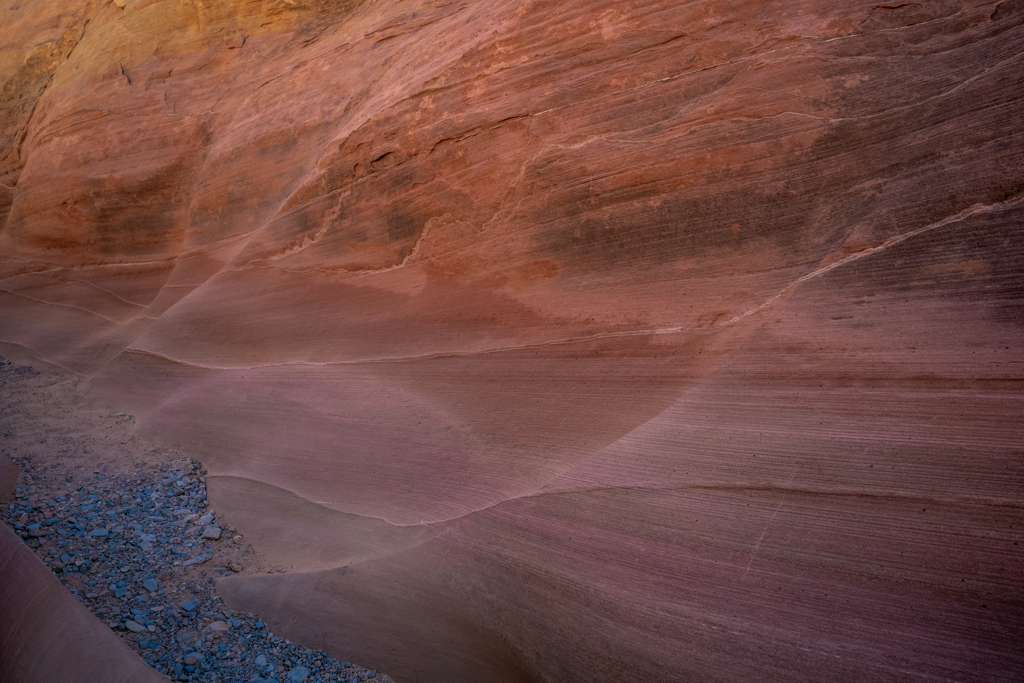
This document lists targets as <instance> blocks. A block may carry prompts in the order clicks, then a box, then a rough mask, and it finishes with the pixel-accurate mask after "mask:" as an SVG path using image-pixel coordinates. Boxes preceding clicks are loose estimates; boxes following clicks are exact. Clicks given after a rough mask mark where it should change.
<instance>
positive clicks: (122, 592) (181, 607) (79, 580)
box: [2, 415, 391, 683]
mask: <svg viewBox="0 0 1024 683" xmlns="http://www.w3.org/2000/svg"><path fill="white" fill-rule="evenodd" d="M117 417H118V419H124V420H131V419H132V417H131V416H130V415H119V416H117ZM4 436H5V437H6V436H8V435H6V434H5V435H4ZM5 455H7V453H6V452H5ZM12 459H13V460H14V461H15V462H16V463H17V464H18V465H19V466H21V468H22V471H23V473H24V476H23V477H22V479H21V482H20V483H19V485H18V488H17V490H16V492H15V499H14V502H13V503H10V504H7V505H4V506H3V509H2V512H3V518H4V521H5V522H6V524H7V525H8V526H10V527H11V528H12V529H14V531H15V532H16V533H18V534H19V535H21V537H22V538H23V539H25V542H26V543H27V544H28V545H29V546H30V547H31V548H33V549H34V550H35V552H36V554H37V555H38V556H39V557H40V558H41V559H42V560H43V561H44V562H45V563H46V564H47V566H48V567H50V569H51V570H52V571H53V572H54V574H56V575H57V576H58V577H59V578H60V580H61V583H63V584H64V585H65V586H67V588H68V590H70V591H71V593H72V594H73V595H74V596H75V597H76V598H77V599H78V600H79V601H80V602H82V603H83V604H84V605H85V606H86V607H88V608H89V609H90V610H91V611H92V612H93V613H94V614H96V615H97V616H98V617H100V618H101V619H102V620H103V621H104V622H106V623H107V625H108V626H109V627H110V628H111V629H113V630H114V631H115V632H116V633H118V634H119V635H120V636H121V637H122V639H123V640H124V641H125V642H127V643H128V645H129V646H130V647H131V648H132V649H134V650H135V651H136V652H138V653H139V655H140V656H141V657H142V658H143V659H144V660H145V661H146V663H147V664H149V665H150V666H152V667H153V668H154V669H156V670H157V671H159V672H161V673H163V674H166V675H167V676H169V677H170V678H171V679H173V680H176V681H203V682H204V683H234V682H236V681H238V682H247V681H266V682H269V681H274V682H275V683H297V682H298V681H310V682H312V681H316V682H321V683H326V682H328V681H330V682H343V683H347V682H349V681H366V680H371V679H376V680H377V681H382V682H390V680H391V679H390V678H388V677H387V676H383V675H381V676H378V675H377V672H376V671H367V670H366V669H362V668H360V667H356V666H354V665H352V664H349V663H348V662H340V661H338V660H336V659H332V658H331V657H329V656H328V655H327V653H326V652H323V651H320V650H311V649H308V648H305V647H302V646H301V645H299V644H297V643H293V642H291V641H288V640H284V639H282V638H279V637H277V636H275V635H274V634H272V633H271V632H270V631H269V629H268V628H267V625H266V624H264V623H263V622H262V621H261V620H260V619H259V617H257V616H256V615H254V614H243V613H238V612H233V611H231V610H229V609H227V608H226V607H225V606H224V604H223V603H222V602H221V599H220V597H219V596H218V595H217V591H216V587H215V585H214V577H215V576H218V575H221V576H230V575H231V574H232V573H235V572H239V571H242V568H243V565H244V564H245V563H246V560H247V558H249V557H250V556H251V555H250V554H251V551H250V550H249V549H248V548H246V547H245V545H244V543H243V542H242V537H241V536H240V535H238V534H237V533H236V532H235V530H234V529H232V528H231V527H225V526H222V525H221V524H219V523H218V521H217V517H216V515H215V514H214V513H213V512H212V511H210V510H209V509H208V508H207V501H206V484H205V477H204V474H205V472H204V471H203V469H202V468H201V466H200V465H199V463H197V462H196V461H194V460H187V459H182V460H176V461H171V462H164V463H163V464H160V465H144V464H140V465H138V466H136V467H135V468H134V472H133V473H132V474H130V475H129V476H118V477H113V476H112V477H107V476H104V475H103V474H102V473H99V472H94V473H93V474H92V475H91V476H87V477H86V478H85V480H84V481H82V480H81V479H82V477H81V475H79V477H78V478H77V479H76V477H75V476H72V475H71V474H69V473H68V472H64V471H62V470H61V469H60V468H58V467H49V468H45V467H33V466H32V463H31V461H30V460H29V459H18V458H12Z"/></svg>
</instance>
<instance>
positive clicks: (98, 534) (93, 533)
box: [89, 529, 109, 538]
mask: <svg viewBox="0 0 1024 683" xmlns="http://www.w3.org/2000/svg"><path fill="white" fill-rule="evenodd" d="M108 533H109V532H108V531H107V530H106V529H93V530H92V531H90V532H89V535H90V536H96V537H97V538H106V537H107V535H108Z"/></svg>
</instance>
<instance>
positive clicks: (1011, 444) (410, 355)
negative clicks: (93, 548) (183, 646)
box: [0, 0, 1024, 683]
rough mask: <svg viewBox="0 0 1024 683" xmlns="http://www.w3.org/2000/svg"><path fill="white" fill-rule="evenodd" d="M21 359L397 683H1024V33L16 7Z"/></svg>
mask: <svg viewBox="0 0 1024 683" xmlns="http://www.w3.org/2000/svg"><path fill="white" fill-rule="evenodd" d="M8 5H9V6H7V7H3V8H0V12H2V15H0V26H2V30H0V80H2V81H3V82H4V86H3V92H2V99H0V106H2V109H0V159H2V160H0V184H2V186H0V340H2V341H0V351H2V352H3V353H4V354H5V355H8V356H11V357H19V358H22V359H27V360H32V361H33V362H36V363H47V364H50V365H52V366H57V367H61V368H65V369H67V370H70V371H73V372H76V373H80V374H83V375H86V376H88V377H90V378H91V390H90V395H91V398H92V399H93V400H95V401H99V402H105V403H110V404H114V405H116V406H118V407H119V408H122V409H125V410H129V411H131V412H133V413H135V414H136V415H137V416H138V417H139V418H140V421H141V423H142V425H143V426H144V428H145V429H146V430H148V432H149V433H150V434H152V435H153V436H155V437H156V438H159V439H161V440H163V441H165V442H169V443H173V444H176V445H178V446H180V447H182V448H184V449H186V450H187V451H188V452H190V453H193V454H195V455H197V456H198V457H200V458H201V459H202V460H203V461H204V462H205V463H206V464H207V465H208V467H209V469H210V472H211V475H212V476H211V477H210V480H209V488H210V493H211V498H212V502H213V504H214V505H215V506H216V507H217V508H218V509H219V510H221V511H223V514H224V516H225V517H226V518H227V519H228V520H230V521H231V523H232V524H234V525H235V526H237V527H238V528H239V529H240V530H241V531H242V532H244V533H245V534H246V536H247V538H249V539H251V540H252V541H253V542H254V543H255V545H256V548H257V549H258V550H259V551H260V552H261V553H263V554H264V555H265V556H266V557H267V558H268V559H269V560H270V561H272V562H274V563H276V564H277V565H278V566H280V567H283V568H285V569H287V571H285V572H284V573H278V574H268V575H265V576H260V577H232V578H231V579H227V580H225V581H223V582H222V584H221V589H222V591H224V593H225V595H226V596H227V597H228V599H229V601H230V602H231V603H232V604H233V606H236V607H238V608H244V609H255V610H258V611H259V612H260V614H261V615H264V616H265V617H266V619H267V620H268V621H269V622H270V623H271V625H272V626H273V627H274V628H275V629H276V630H277V631H280V632H281V633H282V634H284V635H286V636H288V637H292V638H298V639H306V640H307V642H311V643H314V644H315V645H317V646H326V647H327V648H328V649H331V650H332V651H334V652H336V653H338V654H339V655H343V656H344V657H345V658H348V659H352V660H354V661H358V662H360V663H362V664H365V665H367V666H377V667H379V668H381V669H382V670H384V671H387V672H388V673H389V674H391V675H392V676H393V677H394V678H395V679H396V680H397V681H400V682H401V683H406V682H409V683H411V682H413V681H420V682H424V683H426V682H432V681H433V682H461V681H488V682H491V681H493V682H496V683H502V682H505V681H507V682H509V683H513V682H514V683H520V682H524V683H525V682H534V681H538V682H539V681H550V682H555V681H558V682H563V681H581V682H582V681H587V682H591V681H619V680H623V678H626V677H637V678H639V679H641V680H650V681H766V680H771V681H807V680H871V681H905V680H944V681H945V680H956V681H999V680H1007V681H1009V680H1018V679H1019V678H1021V677H1024V646H1022V643H1024V554H1022V550H1021V546H1018V545H1017V543H1018V542H1024V534H1022V529H1024V392H1022V389H1024V334H1022V332H1024V240H1022V237H1024V2H1022V1H1021V0H1005V1H1003V2H997V1H992V0H989V1H981V0H921V1H920V2H914V3H904V4H892V5H877V4H875V3H873V2H860V1H857V0H854V1H852V2H835V1H830V0H789V1H785V2H784V1H781V0H779V1H777V2H749V1H739V0H735V1H734V0H724V1H721V2H710V1H707V0H704V1H692V2H668V1H655V2H640V1H639V0H637V1H629V0H626V1H623V0H617V1H614V2H613V1H607V2H601V1H600V0H570V1H565V0H562V1H559V2H554V1H551V2H545V1H543V0H492V1H491V2H470V1H469V0H454V1H447V0H434V1H432V0H378V1H376V2H374V1H373V0H362V1H360V0H263V1H262V2H261V1H259V0H250V1H243V0H231V1H227V0H225V1H219V2H212V1H210V0H115V1H114V2H104V1H103V0H60V1H58V0H50V1H49V2H31V3H30V2H25V1H24V0H8Z"/></svg>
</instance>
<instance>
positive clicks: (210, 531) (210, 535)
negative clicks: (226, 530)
mask: <svg viewBox="0 0 1024 683" xmlns="http://www.w3.org/2000/svg"><path fill="white" fill-rule="evenodd" d="M203 538H205V539H208V540H210V541H216V540H217V539H218V538H220V528H219V527H217V526H215V525H213V524H211V525H210V526H208V527H206V528H205V529H203Z"/></svg>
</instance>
